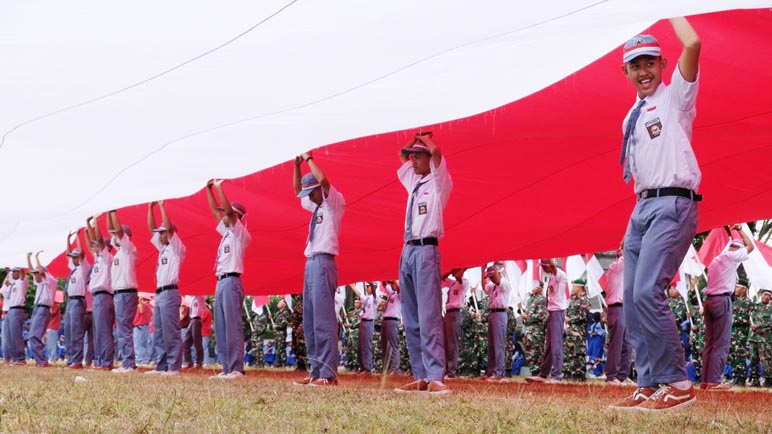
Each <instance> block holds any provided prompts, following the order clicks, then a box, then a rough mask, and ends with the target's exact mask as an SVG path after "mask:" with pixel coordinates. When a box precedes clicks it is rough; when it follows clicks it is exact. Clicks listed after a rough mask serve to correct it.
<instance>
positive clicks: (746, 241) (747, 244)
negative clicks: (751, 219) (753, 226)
mask: <svg viewBox="0 0 772 434" xmlns="http://www.w3.org/2000/svg"><path fill="white" fill-rule="evenodd" d="M732 229H733V230H735V231H737V233H738V234H740V237H741V238H742V239H743V244H744V245H745V250H747V251H748V253H750V252H752V251H753V249H755V248H756V246H755V245H754V244H753V241H752V240H751V239H750V237H749V236H748V234H746V233H745V231H743V227H742V226H740V225H739V224H736V225H733V226H732Z"/></svg>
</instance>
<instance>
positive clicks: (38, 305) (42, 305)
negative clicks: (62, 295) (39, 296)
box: [35, 304, 51, 309]
mask: <svg viewBox="0 0 772 434" xmlns="http://www.w3.org/2000/svg"><path fill="white" fill-rule="evenodd" d="M35 307H44V308H46V309H51V306H48V305H45V304H36V305H35Z"/></svg>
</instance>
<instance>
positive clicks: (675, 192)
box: [638, 187, 702, 202]
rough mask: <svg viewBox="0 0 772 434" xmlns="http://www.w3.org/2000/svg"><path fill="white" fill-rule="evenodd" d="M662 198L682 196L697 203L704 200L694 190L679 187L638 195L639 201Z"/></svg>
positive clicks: (658, 189) (647, 191)
mask: <svg viewBox="0 0 772 434" xmlns="http://www.w3.org/2000/svg"><path fill="white" fill-rule="evenodd" d="M662 196H680V197H685V198H687V199H691V200H693V201H695V202H699V201H701V200H702V195H701V194H697V193H695V192H694V190H689V189H688V188H678V187H665V188H652V189H650V190H643V191H642V192H640V193H638V199H648V198H650V197H662Z"/></svg>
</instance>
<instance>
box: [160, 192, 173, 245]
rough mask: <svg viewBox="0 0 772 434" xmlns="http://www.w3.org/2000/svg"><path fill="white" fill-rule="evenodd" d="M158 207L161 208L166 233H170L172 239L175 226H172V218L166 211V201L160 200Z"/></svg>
mask: <svg viewBox="0 0 772 434" xmlns="http://www.w3.org/2000/svg"><path fill="white" fill-rule="evenodd" d="M158 208H159V209H160V210H161V218H162V219H163V222H164V227H165V228H166V233H167V234H169V239H171V238H172V235H174V227H173V226H172V220H171V219H170V218H169V214H168V213H167V212H166V207H165V206H164V201H162V200H159V201H158Z"/></svg>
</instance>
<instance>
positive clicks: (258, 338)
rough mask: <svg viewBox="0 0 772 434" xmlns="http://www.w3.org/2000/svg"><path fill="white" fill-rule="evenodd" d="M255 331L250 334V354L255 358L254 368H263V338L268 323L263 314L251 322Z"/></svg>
mask: <svg viewBox="0 0 772 434" xmlns="http://www.w3.org/2000/svg"><path fill="white" fill-rule="evenodd" d="M252 324H253V325H254V327H255V330H254V331H253V332H252V334H251V336H252V337H251V340H252V354H253V355H254V356H255V366H259V367H262V366H263V336H264V335H265V332H266V330H267V329H268V322H267V320H266V318H265V314H262V315H258V316H256V317H255V319H254V320H253V321H252Z"/></svg>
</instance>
